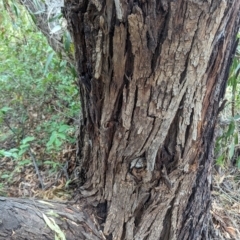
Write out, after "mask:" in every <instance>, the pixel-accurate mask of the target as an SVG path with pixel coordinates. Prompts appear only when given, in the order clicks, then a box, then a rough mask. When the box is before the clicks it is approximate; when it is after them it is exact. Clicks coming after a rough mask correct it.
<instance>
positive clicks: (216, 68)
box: [64, 0, 240, 240]
mask: <svg viewBox="0 0 240 240" xmlns="http://www.w3.org/2000/svg"><path fill="white" fill-rule="evenodd" d="M239 10H240V1H239V0H232V1H225V0H212V1H195V0H177V1H166V0H162V1H156V0H150V1H144V0H141V1H140V0H138V1H123V0H115V1H110V0H106V1H103V0H92V1H86V0H81V1H80V0H75V1H69V0H68V1H67V0H65V8H64V14H65V17H66V18H67V19H68V24H69V28H70V31H71V34H72V37H73V40H74V45H75V58H76V59H75V60H76V63H77V70H78V73H79V83H80V92H81V97H82V99H81V100H82V112H83V113H82V114H83V116H82V121H81V125H80V132H79V152H78V156H79V167H78V173H79V178H80V180H81V184H82V186H81V188H80V189H81V194H82V195H83V196H84V197H85V198H86V199H87V201H88V202H89V204H90V203H91V204H94V205H95V206H97V207H99V208H105V209H106V216H104V217H103V218H102V219H101V222H100V224H101V226H102V228H103V233H104V235H105V236H106V238H107V239H129V240H131V239H153V240H156V239H161V240H165V239H166V240H167V239H171V240H174V239H179V240H183V239H184V240H185V239H189V240H192V239H194V240H195V239H209V232H208V227H209V219H210V215H209V209H210V206H211V202H210V187H211V164H212V159H213V147H214V126H215V122H216V117H217V114H218V108H219V102H220V100H221V99H222V97H223V94H224V91H225V86H226V81H227V76H228V70H229V65H230V63H231V58H232V55H233V53H234V51H235V48H236V44H235V36H236V34H237V31H238V27H239Z"/></svg>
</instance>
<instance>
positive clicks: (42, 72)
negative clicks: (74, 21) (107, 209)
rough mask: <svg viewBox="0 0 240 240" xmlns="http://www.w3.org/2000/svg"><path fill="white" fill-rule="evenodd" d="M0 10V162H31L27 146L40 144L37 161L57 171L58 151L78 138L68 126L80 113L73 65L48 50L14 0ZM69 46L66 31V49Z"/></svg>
mask: <svg viewBox="0 0 240 240" xmlns="http://www.w3.org/2000/svg"><path fill="white" fill-rule="evenodd" d="M35 3H36V4H37V1H35ZM0 9H1V15H0V22H1V26H0V51H1V55H0V61H1V64H0V129H1V131H0V160H1V159H3V158H9V159H11V160H12V161H14V162H16V163H17V166H18V167H19V168H20V167H23V166H28V165H30V164H32V160H31V157H30V154H29V150H30V149H31V148H33V149H34V148H36V147H38V148H41V152H42V154H40V155H39V157H41V158H42V159H40V160H41V161H42V162H38V165H41V166H42V167H43V168H44V166H46V168H49V166H51V167H52V168H53V169H54V170H57V169H58V168H59V167H60V166H62V164H61V163H59V162H58V161H59V160H58V159H57V156H58V153H59V151H60V150H61V148H64V145H65V144H67V143H73V142H74V141H75V139H74V132H75V128H74V126H69V125H67V122H68V121H69V119H75V118H78V115H79V111H80V103H79V96H78V89H77V87H76V84H75V82H74V81H75V79H74V78H75V77H76V74H75V69H74V67H73V66H70V65H69V63H67V62H66V61H65V60H64V59H61V57H60V56H58V55H57V54H56V53H55V52H54V51H53V50H52V49H51V48H50V46H49V44H48V42H47V40H46V39H45V38H44V37H43V35H42V34H41V33H40V32H39V31H38V29H37V28H36V26H35V24H34V22H33V21H34V16H30V15H29V14H27V13H26V11H25V9H24V8H23V7H22V6H21V5H19V4H18V3H17V2H16V1H11V0H5V1H1V0H0ZM58 17H61V16H58ZM71 44H72V43H71V39H70V35H68V34H65V35H64V45H65V49H66V51H71V48H72V47H71ZM6 143H8V144H7V145H9V147H5V145H6ZM0 174H1V179H10V178H11V176H12V173H10V172H7V171H5V172H1V169H0ZM0 191H1V183H0Z"/></svg>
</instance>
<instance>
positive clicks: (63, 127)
mask: <svg viewBox="0 0 240 240" xmlns="http://www.w3.org/2000/svg"><path fill="white" fill-rule="evenodd" d="M69 128H70V126H69V125H61V126H60V128H59V129H58V131H59V132H65V131H66V130H67V129H69Z"/></svg>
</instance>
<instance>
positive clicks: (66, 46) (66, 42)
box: [64, 31, 71, 52]
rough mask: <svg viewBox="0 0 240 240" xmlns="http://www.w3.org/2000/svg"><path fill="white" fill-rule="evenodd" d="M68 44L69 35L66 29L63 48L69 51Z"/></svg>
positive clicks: (69, 42)
mask: <svg viewBox="0 0 240 240" xmlns="http://www.w3.org/2000/svg"><path fill="white" fill-rule="evenodd" d="M70 44H71V36H70V33H69V32H68V31H66V32H65V33H64V49H65V50H66V52H69V51H70Z"/></svg>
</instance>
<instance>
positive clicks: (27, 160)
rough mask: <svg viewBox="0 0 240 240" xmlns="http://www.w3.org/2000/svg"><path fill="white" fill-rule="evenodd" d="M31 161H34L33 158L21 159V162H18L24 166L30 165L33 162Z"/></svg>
mask: <svg viewBox="0 0 240 240" xmlns="http://www.w3.org/2000/svg"><path fill="white" fill-rule="evenodd" d="M31 163H32V161H31V160H29V159H25V160H22V161H19V162H18V165H20V166H24V165H29V164H31Z"/></svg>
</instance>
